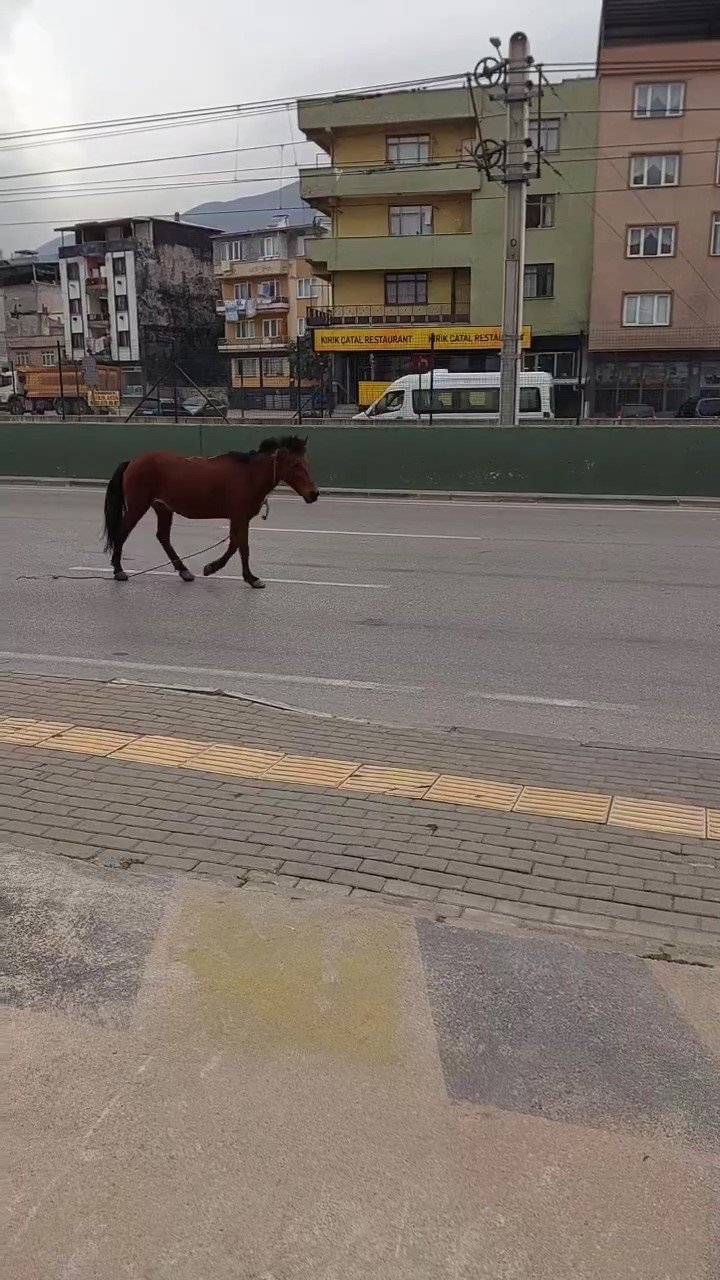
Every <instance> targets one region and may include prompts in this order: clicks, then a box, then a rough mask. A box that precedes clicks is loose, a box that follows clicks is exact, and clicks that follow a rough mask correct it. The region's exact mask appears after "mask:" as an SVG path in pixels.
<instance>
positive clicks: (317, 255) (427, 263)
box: [306, 235, 473, 275]
mask: <svg viewBox="0 0 720 1280" xmlns="http://www.w3.org/2000/svg"><path fill="white" fill-rule="evenodd" d="M472 245H473V239H472V236H471V235H430V236H347V237H343V238H342V239H337V238H335V237H331V238H328V239H327V240H314V241H308V243H307V245H306V254H307V259H308V261H309V262H310V265H311V266H312V267H313V269H314V270H315V271H316V272H317V273H318V274H319V275H331V274H332V273H333V272H336V271H432V269H433V267H440V268H443V267H445V268H446V267H469V266H470V261H471V255H472Z"/></svg>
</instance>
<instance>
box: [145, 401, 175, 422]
mask: <svg viewBox="0 0 720 1280" xmlns="http://www.w3.org/2000/svg"><path fill="white" fill-rule="evenodd" d="M178 413H182V406H181V405H178ZM139 416H140V417H141V418H174V417H175V401H174V400H161V401H160V403H159V404H158V401H157V400H146V402H145V404H144V405H143V407H142V409H140V411H139Z"/></svg>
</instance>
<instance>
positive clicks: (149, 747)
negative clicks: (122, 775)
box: [114, 734, 213, 765]
mask: <svg viewBox="0 0 720 1280" xmlns="http://www.w3.org/2000/svg"><path fill="white" fill-rule="evenodd" d="M212 745H213V744H212V743H208V742H193V741H191V740H190V739H189V738H162V737H153V736H151V735H149V734H148V735H147V736H145V737H142V738H136V739H135V741H134V742H130V743H128V745H127V746H126V747H121V748H120V750H119V751H116V752H114V759H116V760H133V761H135V763H139V764H168V765H183V764H185V762H186V761H187V760H190V759H192V758H193V757H194V756H198V755H200V754H201V753H202V752H204V751H207V750H208V748H209V747H211V746H212Z"/></svg>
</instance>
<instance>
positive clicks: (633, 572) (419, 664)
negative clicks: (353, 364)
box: [0, 485, 720, 752]
mask: <svg viewBox="0 0 720 1280" xmlns="http://www.w3.org/2000/svg"><path fill="white" fill-rule="evenodd" d="M101 505H102V504H101V495H100V493H99V492H98V491H95V490H81V489H71V488H68V489H57V488H42V487H30V486H20V485H18V486H6V487H2V488H0V539H1V556H0V619H1V620H2V621H1V622H0V669H8V670H15V671H39V672H44V673H56V674H72V675H74V676H87V677H89V678H92V677H101V678H121V679H127V680H141V681H150V682H153V683H156V684H172V685H182V686H192V687H201V688H218V687H220V688H224V689H227V690H232V691H235V692H239V693H244V694H250V695H252V696H255V697H260V698H263V699H267V700H269V701H273V702H282V703H287V704H290V705H293V706H299V707H305V708H308V709H311V710H314V711H319V712H331V713H335V714H340V715H346V716H355V717H361V718H364V719H375V720H385V721H396V722H404V723H411V724H412V723H414V724H423V725H432V724H438V725H450V724H453V725H463V726H468V727H473V728H476V729H486V730H489V731H493V732H506V733H519V734H530V735H541V736H545V737H556V738H565V739H571V740H577V741H584V742H599V741H602V742H614V743H618V744H623V745H632V746H641V747H648V748H662V747H673V748H678V749H682V750H688V751H698V752H703V751H715V752H717V751H720V649H719V645H718V641H719V640H720V554H719V553H720V510H712V509H686V508H667V509H664V508H662V509H660V508H633V507H622V506H617V507H593V506H589V505H584V506H579V507H572V506H540V505H521V506H518V505H513V504H504V505H502V504H482V503H473V502H464V503H463V502H457V503H456V502H452V503H449V502H437V501H431V500H428V501H417V502H412V501H405V502H403V501H400V500H398V501H389V500H382V499H381V500H369V499H360V498H358V499H346V498H324V499H321V501H320V502H319V503H318V504H317V505H316V506H314V507H305V506H304V505H303V504H302V503H301V502H300V501H298V499H297V498H295V497H292V496H290V495H288V496H287V497H285V496H278V497H276V498H275V499H274V500H273V503H272V511H271V515H270V520H269V521H268V523H267V524H266V525H263V524H261V523H260V521H258V522H257V523H256V526H255V529H254V533H253V537H252V547H251V552H252V565H253V569H254V571H255V572H256V573H259V574H260V575H261V576H263V577H265V578H266V579H267V581H268V588H267V590H266V591H257V592H253V591H251V590H250V589H249V588H247V587H246V586H245V585H244V584H243V583H242V581H241V580H240V565H239V561H238V560H235V561H233V562H231V564H230V565H228V567H227V569H226V570H225V571H224V572H223V573H221V574H219V575H218V576H217V577H215V578H212V579H209V580H203V579H202V578H199V579H198V580H197V581H196V582H195V583H194V584H192V585H187V584H184V583H182V582H180V581H179V580H178V579H177V577H176V576H175V575H174V574H172V572H171V571H168V570H165V571H163V572H161V573H158V574H155V575H147V576H144V577H142V578H140V579H138V580H136V581H130V582H129V583H127V584H126V585H124V586H121V585H119V584H115V583H112V582H110V581H108V582H107V583H105V582H104V581H97V580H93V579H92V578H90V574H91V573H93V572H95V573H100V572H102V573H105V572H106V570H107V559H106V558H105V557H104V556H103V554H102V551H101V547H100V543H99V538H98V531H99V524H100V513H101ZM223 534H224V528H223V526H222V525H220V524H216V523H214V522H210V521H208V522H205V523H203V524H199V523H195V524H190V523H188V522H185V521H177V522H176V528H175V531H174V540H175V545H176V547H177V549H178V550H179V551H180V553H181V554H182V555H184V556H188V555H189V554H190V552H192V551H194V550H198V549H200V548H204V547H207V546H208V544H209V543H212V542H215V541H216V540H217V539H219V538H221V537H222V536H223ZM214 554H215V555H216V554H217V552H215V553H214ZM208 558H210V557H209V556H208V557H205V556H199V557H197V559H194V560H192V561H191V562H190V563H191V565H192V566H193V567H194V568H195V567H196V566H198V567H199V566H201V565H202V564H203V563H204V561H205V559H208ZM162 559H163V555H162V552H161V551H160V548H159V547H158V544H157V542H156V541H155V538H154V532H153V522H152V521H151V520H150V519H149V518H146V520H145V521H143V524H142V525H141V526H140V528H139V529H138V530H136V532H135V533H134V534H133V536H132V538H131V540H130V543H129V545H128V555H127V557H126V560H125V566H126V568H127V569H128V570H136V569H141V568H144V567H146V566H148V565H154V564H157V563H158V562H159V561H161V560H162ZM66 573H69V574H75V575H77V578H78V579H79V580H71V581H63V580H54V579H53V576H52V575H54V574H66ZM88 578H89V579H90V580H88V581H86V580H84V579H88Z"/></svg>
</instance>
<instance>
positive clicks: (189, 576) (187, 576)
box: [178, 569, 195, 582]
mask: <svg viewBox="0 0 720 1280" xmlns="http://www.w3.org/2000/svg"><path fill="white" fill-rule="evenodd" d="M178 573H179V574H180V577H181V578H182V580H183V582H194V581H195V574H194V573H191V572H190V570H189V569H178Z"/></svg>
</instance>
